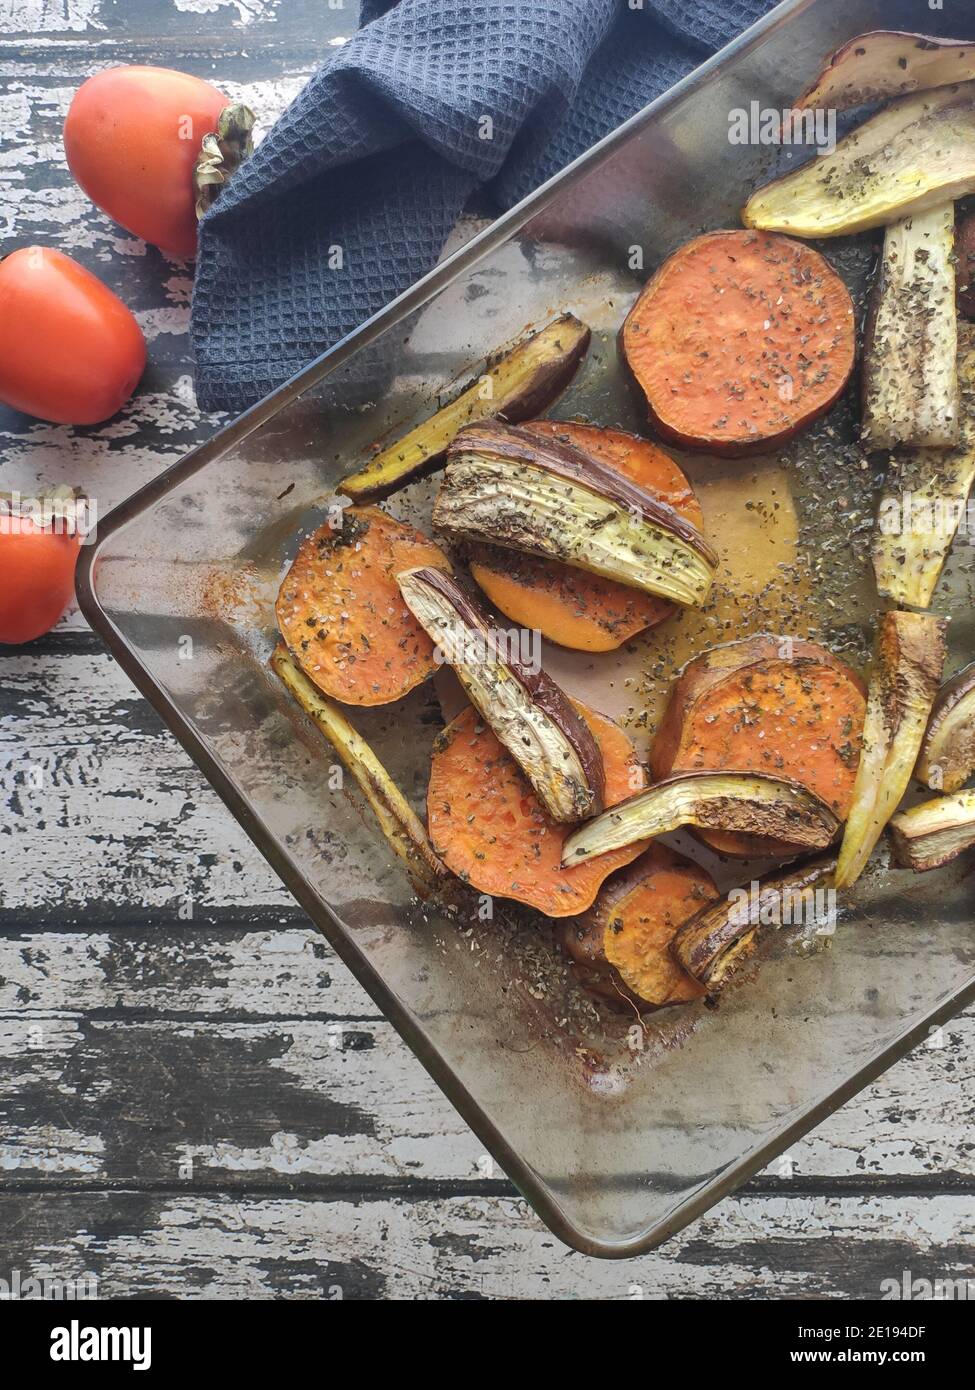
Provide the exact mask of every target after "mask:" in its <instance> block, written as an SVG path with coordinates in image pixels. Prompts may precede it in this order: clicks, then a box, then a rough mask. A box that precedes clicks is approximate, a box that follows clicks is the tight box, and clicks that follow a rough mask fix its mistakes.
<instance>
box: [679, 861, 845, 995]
mask: <svg viewBox="0 0 975 1390" xmlns="http://www.w3.org/2000/svg"><path fill="white" fill-rule="evenodd" d="M835 870H836V860H835V859H833V858H822V859H814V860H810V861H809V862H808V863H806V864H803V865H802V866H801V867H800V868H798V869H789V870H788V871H787V872H786V873H784V874H777V875H776V876H775V877H774V878H768V879H765V880H763V881H762V883H760V884H759V886H758V891H757V894H756V895H753V894H752V893H751V892H749V893H748V894H747V897H748V906H747V909H746V908H745V906H744V903H743V902H742V897H743V895H745V892H744V890H741V892H740V893H729V894H728V896H727V897H724V898H722V899H721V900H720V902H716V903H713V904H711V905H710V906H708V907H705V908H703V909H702V910H701V911H700V912H699V913H698V914H697V916H696V917H692V918H691V920H690V921H689V922H685V924H684V926H682V927H681V929H680V931H679V932H678V933H677V935H676V936H675V937H674V942H673V945H672V947H671V950H672V952H673V955H674V958H675V960H676V961H677V963H678V964H679V965H680V966H681V968H682V969H683V970H685V971H686V972H687V974H688V975H690V976H691V978H692V979H695V980H697V981H698V983H699V984H700V985H701V986H702V987H703V988H705V989H706V990H707V993H708V994H709V995H710V996H711V997H712V998H713V997H714V996H715V995H716V994H717V993H718V992H719V991H720V989H721V988H722V986H723V985H725V984H726V983H727V981H728V979H729V977H730V976H731V974H732V973H733V971H734V970H735V968H736V967H737V966H739V965H740V964H741V963H742V961H743V960H744V959H745V957H746V956H748V955H749V954H750V953H751V951H752V950H753V949H754V947H755V946H756V944H757V938H758V933H759V931H760V930H761V928H762V927H769V926H771V927H784V926H794V925H800V924H805V925H808V924H810V923H817V924H819V923H822V924H825V921H826V920H828V919H829V916H830V910H829V908H828V907H827V906H826V905H825V904H826V902H827V901H828V900H827V899H826V898H825V896H824V895H825V893H826V892H828V890H829V888H830V887H831V886H832V881H833V875H834V873H835Z"/></svg>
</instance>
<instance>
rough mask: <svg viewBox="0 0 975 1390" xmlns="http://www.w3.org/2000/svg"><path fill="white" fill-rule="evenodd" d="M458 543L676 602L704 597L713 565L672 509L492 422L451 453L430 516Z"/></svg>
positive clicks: (571, 453)
mask: <svg viewBox="0 0 975 1390" xmlns="http://www.w3.org/2000/svg"><path fill="white" fill-rule="evenodd" d="M433 522H434V526H435V527H437V529H439V530H441V531H443V532H445V533H446V534H447V535H448V536H450V537H451V538H452V539H455V540H462V541H471V540H480V541H484V540H487V541H493V542H494V543H495V544H497V545H502V546H505V547H509V548H511V549H514V550H525V551H528V552H529V554H532V555H543V556H547V557H548V558H550V559H554V560H562V561H564V562H565V563H566V564H571V565H577V566H579V567H580V568H582V569H585V570H590V571H591V572H592V573H594V574H600V575H603V576H604V577H605V578H607V579H615V580H618V581H619V582H621V583H623V584H627V585H630V586H632V587H633V588H637V589H643V590H645V591H646V592H647V593H651V594H658V595H659V596H660V597H661V598H666V599H670V600H672V601H673V602H676V603H683V604H687V605H690V606H698V605H700V604H702V603H703V602H704V600H705V599H706V598H707V595H708V592H709V590H710V588H711V581H712V578H713V575H714V571H715V569H716V567H717V557H716V556H715V554H714V552H713V551H712V549H711V547H710V546H709V545H708V543H707V542H706V541H705V539H704V537H703V536H702V535H701V533H700V532H699V531H698V530H697V529H696V527H694V526H692V525H691V524H690V522H689V521H687V520H686V519H685V518H684V517H682V516H681V515H680V514H679V513H678V512H676V511H675V510H674V509H673V507H669V506H667V504H666V503H664V502H659V501H657V499H656V498H655V497H652V496H651V495H650V494H649V493H648V492H645V491H644V490H643V488H640V487H638V486H637V485H636V484H635V483H633V482H631V481H630V480H629V479H628V478H625V477H623V476H622V475H621V474H619V473H617V472H616V471H615V470H614V469H612V468H607V466H606V465H605V464H604V463H601V462H600V461H599V460H598V459H596V458H593V457H592V456H590V455H589V454H584V453H583V452H582V451H581V450H579V449H576V448H575V447H574V446H573V445H571V444H567V443H563V442H562V441H561V440H557V439H545V438H541V437H539V436H538V435H537V434H532V433H531V432H530V431H527V430H521V429H516V428H513V427H512V426H509V425H504V424H500V423H498V422H496V421H488V422H487V423H485V424H483V425H469V426H468V427H467V429H465V430H462V431H461V433H460V434H459V435H458V436H457V438H456V439H455V440H454V442H453V444H452V445H451V446H450V450H449V452H448V459H447V471H446V473H445V475H444V481H443V484H442V486H441V488H440V491H439V493H438V494H437V500H436V502H435V504H434V509H433Z"/></svg>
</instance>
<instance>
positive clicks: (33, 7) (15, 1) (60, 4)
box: [0, 0, 105, 34]
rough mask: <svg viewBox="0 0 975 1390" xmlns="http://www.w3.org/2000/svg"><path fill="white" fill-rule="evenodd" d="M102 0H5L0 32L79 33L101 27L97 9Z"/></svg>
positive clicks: (99, 7)
mask: <svg viewBox="0 0 975 1390" xmlns="http://www.w3.org/2000/svg"><path fill="white" fill-rule="evenodd" d="M104 3H105V0H7V3H6V4H5V6H4V12H3V15H2V16H0V33H5V34H20V33H23V34H38V33H49V32H52V31H57V32H59V33H79V32H81V31H83V30H87V29H104V28H105V25H104V23H103V21H102V20H101V19H99V12H100V11H101V9H102V6H103V4H104Z"/></svg>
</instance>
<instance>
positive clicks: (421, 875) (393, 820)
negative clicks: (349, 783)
mask: <svg viewBox="0 0 975 1390" xmlns="http://www.w3.org/2000/svg"><path fill="white" fill-rule="evenodd" d="M271 669H272V670H273V671H274V673H275V675H276V676H278V678H279V679H280V680H281V681H282V682H283V683H284V685H285V686H286V687H287V688H288V690H289V691H290V692H291V694H292V695H293V696H294V697H295V699H296V700H297V701H298V703H299V705H301V707H302V709H303V710H304V711H305V713H306V714H307V715H309V716H310V717H311V718H312V719H313V720H314V721H315V723H316V724H317V725H318V727H319V729H321V731H322V733H323V734H324V735H325V737H326V738H327V739H328V741H329V743H331V745H332V747H333V748H334V749H335V751H336V753H337V754H338V755H339V757H340V758H341V760H342V763H343V764H344V766H345V767H346V768H347V769H348V771H349V772H350V773H351V774H352V776H353V777H354V778H355V780H356V781H357V782H358V784H359V786H360V788H361V789H362V791H363V793H364V794H365V797H366V800H367V801H368V802H369V805H370V806H371V807H372V809H373V811H374V812H375V814H376V819H377V820H378V821H379V825H380V827H381V829H382V832H383V834H384V835H385V837H386V839H387V841H388V842H389V845H390V848H391V849H392V850H393V852H394V853H395V854H396V855H397V856H398V857H399V858H400V859H401V860H402V861H403V863H404V864H405V865H406V868H407V870H408V871H409V874H410V877H411V879H412V880H413V883H414V884H415V886H416V887H417V888H418V889H419V890H421V891H423V892H431V891H432V890H433V889H434V888H436V887H438V886H440V885H441V884H442V883H443V882H444V880H445V879H446V878H447V877H448V874H447V869H446V868H445V866H444V865H443V864H442V863H441V861H440V859H439V858H438V857H437V855H436V854H435V853H434V851H433V847H432V846H431V844H430V841H429V839H428V838H427V832H426V831H425V830H424V828H423V824H422V822H421V821H420V818H419V817H418V816H417V815H416V813H415V812H414V810H413V808H412V807H411V806H410V804H409V802H408V801H407V800H406V798H405V796H404V795H403V793H402V792H401V791H400V790H399V788H398V787H397V785H396V783H395V782H394V781H393V779H392V778H391V777H390V775H389V773H388V772H387V771H386V769H385V768H384V767H383V765H382V763H381V762H380V761H379V759H378V758H377V757H376V754H375V753H374V752H373V750H372V749H371V748H370V747H369V744H368V743H367V742H366V741H365V739H364V738H361V737H360V736H359V734H357V733H356V731H355V729H353V727H352V725H351V724H350V723H349V721H348V720H347V719H346V717H345V715H344V714H343V713H342V711H341V710H340V709H339V707H338V706H337V705H335V704H333V703H332V701H331V700H329V699H328V698H327V697H326V696H325V695H323V694H322V692H321V691H320V690H319V689H318V688H317V686H314V685H312V683H311V681H310V680H309V679H308V677H307V676H306V675H305V674H304V672H303V671H302V670H301V669H300V667H299V666H298V665H297V663H296V662H295V660H294V658H293V657H292V655H291V653H290V652H289V651H288V649H287V647H285V646H284V645H283V644H280V645H278V646H277V647H276V648H275V649H274V652H273V654H272V656H271Z"/></svg>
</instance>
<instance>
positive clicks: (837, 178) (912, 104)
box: [742, 82, 975, 237]
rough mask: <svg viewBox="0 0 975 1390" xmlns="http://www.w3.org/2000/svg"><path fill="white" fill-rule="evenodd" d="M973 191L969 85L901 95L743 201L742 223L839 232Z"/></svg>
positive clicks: (973, 89)
mask: <svg viewBox="0 0 975 1390" xmlns="http://www.w3.org/2000/svg"><path fill="white" fill-rule="evenodd" d="M972 192H975V82H962V83H959V84H956V85H953V86H950V87H939V88H938V89H937V90H936V91H932V92H920V93H918V94H916V95H913V96H907V97H900V98H899V99H898V100H897V101H894V102H891V104H890V105H889V106H886V107H884V109H883V110H882V111H880V112H878V114H877V115H876V116H873V117H872V118H871V119H870V120H869V121H865V122H864V123H863V125H861V126H859V127H858V128H857V129H856V130H855V131H853V132H852V133H851V134H850V135H848V136H846V138H845V139H843V140H841V141H840V142H839V144H838V145H837V146H836V148H835V149H834V150H833V151H832V153H830V154H825V155H822V156H821V157H818V158H815V159H812V160H810V162H809V163H808V164H804V165H803V166H802V168H801V169H797V170H796V171H795V173H793V174H786V175H785V176H784V177H783V178H779V179H776V180H774V182H772V183H770V184H767V185H766V186H765V187H764V188H760V189H759V190H758V192H757V193H755V194H753V196H752V197H751V198H750V199H749V200H748V202H747V203H746V204H745V207H744V210H743V211H742V221H743V222H744V223H745V225H746V227H758V228H761V229H763V230H765V231H770V232H791V233H792V235H793V236H799V237H834V236H846V235H848V234H849V233H851V232H862V231H866V230H867V228H869V227H882V226H886V225H887V224H888V223H890V222H898V221H900V219H901V218H904V217H907V216H909V215H910V214H911V213H914V212H923V211H924V210H926V209H928V208H934V207H943V206H944V205H945V204H946V203H950V202H954V201H955V200H956V199H958V198H963V197H965V196H966V195H967V194H969V193H972Z"/></svg>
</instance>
